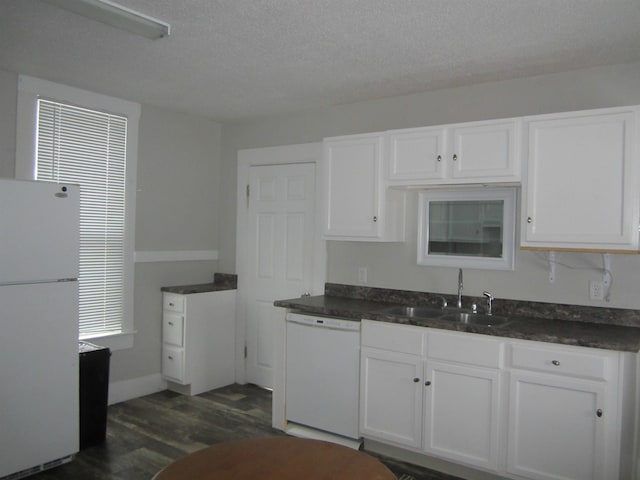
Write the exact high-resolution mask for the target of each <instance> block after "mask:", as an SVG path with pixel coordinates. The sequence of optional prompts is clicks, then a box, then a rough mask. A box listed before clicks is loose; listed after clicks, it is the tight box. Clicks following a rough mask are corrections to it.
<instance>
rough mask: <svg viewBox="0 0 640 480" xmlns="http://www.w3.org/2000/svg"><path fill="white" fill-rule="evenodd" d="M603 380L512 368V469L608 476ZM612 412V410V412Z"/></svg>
mask: <svg viewBox="0 0 640 480" xmlns="http://www.w3.org/2000/svg"><path fill="white" fill-rule="evenodd" d="M603 385H604V384H603V383H597V382H588V381H581V380H577V379H570V378H567V377H561V376H552V375H544V374H536V373H530V372H512V374H511V380H510V402H511V404H510V409H509V437H508V442H507V443H508V447H507V449H508V451H507V471H508V472H509V473H512V474H516V475H522V476H523V477H526V478H532V479H540V480H549V479H553V480H570V479H573V480H590V479H593V480H595V479H600V480H607V479H611V478H617V471H616V472H607V471H606V467H605V465H606V462H607V459H606V458H605V454H606V450H605V448H606V447H607V445H605V441H604V439H605V431H606V424H607V422H610V421H613V419H612V418H610V417H612V416H613V415H611V414H609V415H608V414H607V413H608V412H607V410H606V408H605V407H606V406H605V405H604V396H605V391H604V386H603ZM609 413H611V412H609Z"/></svg>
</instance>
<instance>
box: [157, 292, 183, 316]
mask: <svg viewBox="0 0 640 480" xmlns="http://www.w3.org/2000/svg"><path fill="white" fill-rule="evenodd" d="M162 308H163V310H165V311H168V312H179V313H182V312H184V295H178V294H176V293H163V294H162Z"/></svg>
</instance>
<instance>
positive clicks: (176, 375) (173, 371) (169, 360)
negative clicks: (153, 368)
mask: <svg viewBox="0 0 640 480" xmlns="http://www.w3.org/2000/svg"><path fill="white" fill-rule="evenodd" d="M162 375H164V376H165V377H169V379H170V380H173V381H176V382H180V383H183V382H184V349H182V348H178V347H172V346H169V345H163V346H162Z"/></svg>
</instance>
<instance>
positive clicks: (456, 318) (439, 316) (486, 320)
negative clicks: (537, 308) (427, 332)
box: [382, 306, 509, 327]
mask: <svg viewBox="0 0 640 480" xmlns="http://www.w3.org/2000/svg"><path fill="white" fill-rule="evenodd" d="M382 312H383V313H385V314H388V315H398V316H400V317H408V318H415V319H425V320H426V319H433V320H443V321H447V322H454V323H461V324H465V325H477V326H483V327H496V326H499V325H504V324H505V323H507V322H508V321H509V319H508V318H506V317H501V316H498V315H487V314H486V313H473V312H467V311H460V310H457V309H449V308H443V309H437V308H429V307H405V306H394V307H389V308H385V309H384V310H382Z"/></svg>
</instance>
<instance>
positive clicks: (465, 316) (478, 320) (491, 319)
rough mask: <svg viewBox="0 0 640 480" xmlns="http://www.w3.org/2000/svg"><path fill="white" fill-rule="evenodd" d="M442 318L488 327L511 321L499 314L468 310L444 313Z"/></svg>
mask: <svg viewBox="0 0 640 480" xmlns="http://www.w3.org/2000/svg"><path fill="white" fill-rule="evenodd" d="M440 318H441V319H442V320H447V321H450V322H459V323H464V324H468V325H482V326H486V327H493V326H497V325H503V324H505V323H507V322H508V321H509V319H508V318H506V317H500V316H498V315H486V314H484V313H466V312H456V313H447V314H446V315H442V316H441V317H440Z"/></svg>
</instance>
